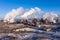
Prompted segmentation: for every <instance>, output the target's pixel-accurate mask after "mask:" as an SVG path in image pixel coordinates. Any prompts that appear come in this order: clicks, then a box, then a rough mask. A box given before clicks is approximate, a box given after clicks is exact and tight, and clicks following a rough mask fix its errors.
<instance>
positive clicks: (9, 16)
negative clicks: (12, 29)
mask: <svg viewBox="0 0 60 40" xmlns="http://www.w3.org/2000/svg"><path fill="white" fill-rule="evenodd" d="M23 11H24V9H23V8H22V7H19V8H18V9H12V11H10V12H8V13H7V14H6V16H5V18H4V22H6V21H9V22H14V18H15V17H16V16H18V15H19V14H21V13H23Z"/></svg>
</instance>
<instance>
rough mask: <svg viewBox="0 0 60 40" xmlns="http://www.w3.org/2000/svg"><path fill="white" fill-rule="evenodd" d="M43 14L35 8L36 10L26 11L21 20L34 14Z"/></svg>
mask: <svg viewBox="0 0 60 40" xmlns="http://www.w3.org/2000/svg"><path fill="white" fill-rule="evenodd" d="M40 12H42V11H41V9H40V8H38V7H35V8H31V9H30V10H28V11H26V12H25V13H24V14H23V15H22V16H21V18H27V17H28V16H29V15H31V14H34V13H40Z"/></svg>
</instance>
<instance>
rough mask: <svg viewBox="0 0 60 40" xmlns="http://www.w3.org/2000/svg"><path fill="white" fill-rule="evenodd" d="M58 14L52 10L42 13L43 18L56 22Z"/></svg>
mask: <svg viewBox="0 0 60 40" xmlns="http://www.w3.org/2000/svg"><path fill="white" fill-rule="evenodd" d="M57 17H58V15H57V14H55V13H53V12H48V13H46V14H45V15H43V19H48V20H49V21H50V22H53V23H56V21H55V20H56V19H57Z"/></svg>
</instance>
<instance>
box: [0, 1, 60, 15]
mask: <svg viewBox="0 0 60 40" xmlns="http://www.w3.org/2000/svg"><path fill="white" fill-rule="evenodd" d="M18 7H24V8H25V9H26V8H33V7H39V8H41V9H42V10H43V11H45V12H50V11H54V12H56V13H57V14H59V13H60V0H0V16H4V15H5V14H6V13H7V12H9V11H11V10H12V9H14V8H18Z"/></svg>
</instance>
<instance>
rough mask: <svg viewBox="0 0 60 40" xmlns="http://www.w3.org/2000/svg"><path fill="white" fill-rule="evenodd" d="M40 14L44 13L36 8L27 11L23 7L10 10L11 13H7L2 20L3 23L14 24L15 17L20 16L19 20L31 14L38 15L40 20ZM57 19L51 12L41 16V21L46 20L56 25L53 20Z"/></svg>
mask: <svg viewBox="0 0 60 40" xmlns="http://www.w3.org/2000/svg"><path fill="white" fill-rule="evenodd" d="M42 13H44V12H43V11H42V10H41V9H40V8H38V7H34V8H30V9H28V10H27V11H26V10H25V9H24V8H23V7H19V8H17V9H12V11H10V12H8V13H7V14H6V16H5V18H4V22H7V21H8V22H14V19H15V18H16V17H17V16H20V18H28V17H29V16H30V15H32V14H35V15H36V14H38V15H39V18H40V16H41V14H42ZM21 14H23V15H21ZM36 16H37V15H36ZM57 17H58V15H57V14H55V13H53V12H50V13H45V15H43V19H48V20H49V21H50V22H54V23H56V21H55V19H56V18H57Z"/></svg>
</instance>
